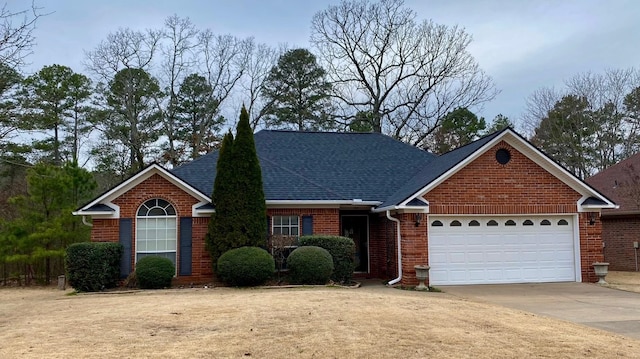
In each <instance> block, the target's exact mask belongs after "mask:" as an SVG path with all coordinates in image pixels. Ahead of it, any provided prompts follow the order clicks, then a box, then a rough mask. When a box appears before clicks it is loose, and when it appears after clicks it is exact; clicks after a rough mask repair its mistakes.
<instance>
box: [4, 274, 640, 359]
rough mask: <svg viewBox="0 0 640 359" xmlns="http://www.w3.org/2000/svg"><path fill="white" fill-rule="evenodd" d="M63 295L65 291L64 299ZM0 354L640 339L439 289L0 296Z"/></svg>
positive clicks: (192, 353)
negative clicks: (463, 297)
mask: <svg viewBox="0 0 640 359" xmlns="http://www.w3.org/2000/svg"><path fill="white" fill-rule="evenodd" d="M66 293H69V291H67V292H66ZM0 303H1V304H0V343H2V345H0V357H2V358H14V357H33V358H41V357H47V358H52V357H59V358H78V357H92V358H96V357H103V358H116V357H149V356H151V357H162V358H172V357H173V358H187V357H189V358H196V357H206V358H212V357H215V358H241V357H244V358H246V357H253V358H312V357H313V358H429V357H433V358H447V357H448V358H517V357H528V358H530V357H541V358H563V357H564V358H575V357H594V358H609V357H629V358H630V357H636V356H637V353H639V352H640V341H636V340H633V339H629V338H625V337H622V336H618V335H615V334H611V333H608V332H603V331H599V330H596V329H591V328H587V327H583V326H579V325H575V324H571V323H566V322H562V321H558V320H554V319H548V318H543V317H539V316H536V315H532V314H528V313H524V312H519V311H515V310H510V309H505V308H502V307H498V306H494V305H488V304H482V303H476V302H471V301H465V300H461V299H457V298H454V297H452V296H449V295H447V294H446V293H424V292H414V291H404V290H397V289H392V288H386V287H382V286H379V285H377V286H365V287H362V288H359V289H345V288H329V287H314V288H298V289H282V288H279V289H233V288H212V289H172V290H161V291H140V292H133V293H128V294H127V293H117V292H115V293H110V294H79V295H71V296H70V295H66V294H65V292H62V291H58V290H55V289H34V288H27V289H22V288H4V289H0Z"/></svg>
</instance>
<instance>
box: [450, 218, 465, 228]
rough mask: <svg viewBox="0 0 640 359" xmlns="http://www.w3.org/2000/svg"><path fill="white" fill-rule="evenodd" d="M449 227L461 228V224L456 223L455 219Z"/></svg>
mask: <svg viewBox="0 0 640 359" xmlns="http://www.w3.org/2000/svg"><path fill="white" fill-rule="evenodd" d="M449 226H451V227H460V226H462V223H460V221H458V220H457V219H456V220H453V221H451V224H449Z"/></svg>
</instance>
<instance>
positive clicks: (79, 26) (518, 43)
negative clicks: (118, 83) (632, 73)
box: [8, 0, 640, 120]
mask: <svg viewBox="0 0 640 359" xmlns="http://www.w3.org/2000/svg"><path fill="white" fill-rule="evenodd" d="M35 2H36V4H37V6H39V7H42V8H43V9H42V12H52V13H51V14H50V15H48V16H46V17H43V18H42V19H41V20H40V21H39V22H38V28H37V30H36V31H35V33H34V35H35V37H36V40H37V46H36V47H35V48H34V54H33V55H32V56H31V57H30V58H29V61H30V62H31V64H30V65H29V66H28V67H27V68H26V69H25V70H26V71H27V72H34V71H37V70H38V69H40V68H41V67H42V66H45V65H51V64H54V63H57V64H62V65H66V66H70V67H71V68H73V69H74V70H75V71H77V72H85V69H84V67H83V65H82V63H83V60H84V51H85V50H91V49H93V48H95V47H96V45H97V44H98V43H99V42H100V41H101V40H103V39H105V38H106V36H107V34H108V33H110V32H114V31H116V30H117V29H118V28H120V27H129V28H133V29H144V28H159V27H161V26H162V24H163V21H164V19H165V18H166V17H168V16H170V15H173V14H177V15H178V16H180V17H189V18H190V19H191V20H192V21H193V22H194V23H195V24H196V26H198V27H199V28H201V29H204V28H210V29H211V30H213V31H214V32H216V33H230V34H232V35H235V36H239V37H248V36H253V37H255V38H256V40H257V41H259V42H265V43H268V44H271V45H278V44H282V43H286V44H288V45H289V47H307V48H309V46H310V45H309V35H310V26H311V19H312V17H313V15H314V14H315V13H316V12H318V11H320V10H323V9H325V8H326V7H327V6H328V5H330V4H337V3H338V2H339V0H314V1H309V0H234V1H222V0H215V1H214V0H199V1H195V0H180V1H177V0H153V1H151V0H127V1H124V0H109V1H86V0H35ZM28 3H29V2H28V1H27V0H8V6H9V7H10V8H19V7H22V6H24V5H25V4H26V5H27V6H28ZM406 5H407V6H409V7H411V8H412V9H414V10H415V11H416V12H417V13H418V16H419V18H421V19H432V20H433V21H434V22H436V23H441V24H446V25H460V26H462V27H464V28H465V29H466V31H467V32H468V33H470V34H471V35H472V36H473V39H474V40H473V42H472V44H471V46H470V49H469V50H470V52H471V53H472V54H473V56H474V57H475V58H476V59H477V60H478V62H479V63H480V66H481V68H482V69H484V70H485V71H486V72H487V73H488V74H489V75H490V76H491V77H492V78H493V80H494V82H495V84H496V87H497V88H498V89H499V90H500V91H501V93H500V94H499V95H498V96H497V98H496V99H495V100H493V101H492V102H490V103H487V104H486V105H485V106H484V108H482V109H476V112H477V113H479V114H480V115H482V116H483V117H485V118H487V119H488V120H490V119H492V118H493V117H495V116H496V115H497V114H499V113H502V114H504V115H506V116H508V117H509V118H511V119H519V118H520V116H521V115H522V113H523V111H524V109H525V100H526V97H527V96H529V95H530V94H531V93H532V92H533V91H535V90H536V89H538V88H541V87H551V86H556V87H558V86H561V85H562V82H563V81H564V80H566V79H568V78H569V77H571V76H573V75H575V74H577V73H583V72H588V71H591V72H595V73H598V72H602V71H604V70H605V69H610V68H629V67H640V20H638V19H640V1H637V0H609V1H604V0H601V1H596V0H535V1H534V0H530V1H527V0H482V1H480V0H455V1H450V0H406Z"/></svg>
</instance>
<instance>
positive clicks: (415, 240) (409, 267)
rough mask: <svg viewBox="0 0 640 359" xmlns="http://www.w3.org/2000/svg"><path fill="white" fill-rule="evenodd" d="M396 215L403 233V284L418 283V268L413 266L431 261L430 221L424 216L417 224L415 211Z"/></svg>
mask: <svg viewBox="0 0 640 359" xmlns="http://www.w3.org/2000/svg"><path fill="white" fill-rule="evenodd" d="M395 217H396V218H398V219H399V220H400V233H401V234H402V242H401V243H402V285H411V286H412V285H417V284H418V280H417V279H416V270H415V269H414V268H413V267H414V266H415V265H424V264H428V262H429V246H428V245H427V222H428V221H426V220H425V219H424V218H423V219H422V221H421V222H420V224H419V225H418V226H416V225H415V223H416V220H415V214H414V213H404V214H400V215H397V216H395Z"/></svg>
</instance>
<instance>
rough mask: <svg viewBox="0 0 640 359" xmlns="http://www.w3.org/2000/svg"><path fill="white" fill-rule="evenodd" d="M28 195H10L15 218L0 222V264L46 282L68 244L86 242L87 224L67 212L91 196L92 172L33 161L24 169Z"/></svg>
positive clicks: (56, 271)
mask: <svg viewBox="0 0 640 359" xmlns="http://www.w3.org/2000/svg"><path fill="white" fill-rule="evenodd" d="M27 185H28V193H27V194H26V195H22V196H16V197H13V198H11V199H10V203H11V204H12V205H13V206H14V207H13V208H14V211H15V212H16V214H17V217H16V218H15V219H13V220H10V221H4V220H0V263H2V264H12V265H13V266H14V267H15V266H17V267H18V268H23V269H22V273H23V274H24V275H25V277H26V280H27V281H29V280H30V278H31V277H32V276H33V275H36V276H38V277H39V278H41V279H42V280H43V282H45V283H48V282H49V281H50V280H51V278H52V277H53V276H54V275H57V274H60V273H62V272H63V271H64V266H63V258H64V252H65V249H66V247H67V246H68V245H69V244H72V243H76V242H82V241H87V240H89V236H90V232H91V230H90V228H89V227H87V226H85V225H83V224H82V223H81V221H82V220H81V219H80V218H79V217H75V216H73V215H72V214H71V212H72V211H73V210H74V209H75V208H77V206H78V205H79V204H80V203H84V202H86V201H87V200H88V199H90V198H91V197H92V196H93V191H94V190H95V188H96V184H95V181H94V180H93V176H92V175H91V173H89V172H88V171H86V170H84V169H82V168H79V167H78V166H77V165H76V164H74V163H67V164H65V165H64V166H63V167H58V166H55V165H52V164H46V163H38V164H36V165H35V166H34V167H33V168H30V169H29V170H28V171H27Z"/></svg>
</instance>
